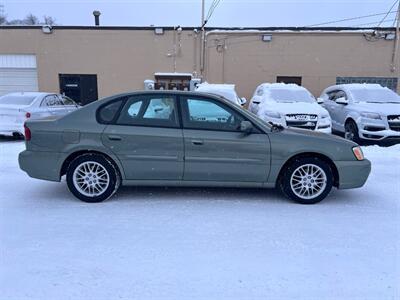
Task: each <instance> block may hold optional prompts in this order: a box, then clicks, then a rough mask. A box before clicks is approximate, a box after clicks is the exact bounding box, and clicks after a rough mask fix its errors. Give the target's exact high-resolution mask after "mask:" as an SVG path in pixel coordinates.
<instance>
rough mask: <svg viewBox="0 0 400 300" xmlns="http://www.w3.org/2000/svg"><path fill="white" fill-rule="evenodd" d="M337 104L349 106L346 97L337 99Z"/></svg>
mask: <svg viewBox="0 0 400 300" xmlns="http://www.w3.org/2000/svg"><path fill="white" fill-rule="evenodd" d="M335 102H336V103H339V104H343V105H347V104H349V101H348V100H347V99H346V98H345V97H340V98H337V99H336V101H335Z"/></svg>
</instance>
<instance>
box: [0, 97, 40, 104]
mask: <svg viewBox="0 0 400 300" xmlns="http://www.w3.org/2000/svg"><path fill="white" fill-rule="evenodd" d="M35 98H36V97H32V96H11V95H10V96H7V95H6V96H3V97H0V104H3V105H31V104H32V102H33V100H35Z"/></svg>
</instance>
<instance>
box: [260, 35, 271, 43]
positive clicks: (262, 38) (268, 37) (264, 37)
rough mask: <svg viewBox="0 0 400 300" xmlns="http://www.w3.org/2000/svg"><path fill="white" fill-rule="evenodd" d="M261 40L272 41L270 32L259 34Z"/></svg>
mask: <svg viewBox="0 0 400 300" xmlns="http://www.w3.org/2000/svg"><path fill="white" fill-rule="evenodd" d="M261 40H262V41H263V42H270V41H272V34H263V35H262V36H261Z"/></svg>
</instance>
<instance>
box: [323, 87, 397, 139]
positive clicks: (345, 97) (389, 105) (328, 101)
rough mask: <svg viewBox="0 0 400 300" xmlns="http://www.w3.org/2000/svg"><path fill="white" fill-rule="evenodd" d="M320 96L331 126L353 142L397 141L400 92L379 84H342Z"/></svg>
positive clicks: (330, 88) (326, 90) (328, 89)
mask: <svg viewBox="0 0 400 300" xmlns="http://www.w3.org/2000/svg"><path fill="white" fill-rule="evenodd" d="M321 98H322V99H323V101H324V103H323V106H324V107H325V108H326V109H327V110H328V111H329V113H330V115H331V118H332V128H333V130H334V131H338V132H341V133H344V134H345V137H346V138H347V139H349V140H352V141H355V142H361V141H362V140H369V141H382V140H385V141H400V96H399V95H398V94H396V93H395V92H393V91H392V90H390V89H388V88H386V87H382V86H381V85H379V84H342V85H335V86H331V87H329V88H327V89H325V90H324V91H323V92H322V95H321Z"/></svg>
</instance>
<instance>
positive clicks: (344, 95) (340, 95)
mask: <svg viewBox="0 0 400 300" xmlns="http://www.w3.org/2000/svg"><path fill="white" fill-rule="evenodd" d="M339 98H345V99H347V96H346V93H345V92H343V91H337V92H336V94H335V100H337V99H339Z"/></svg>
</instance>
